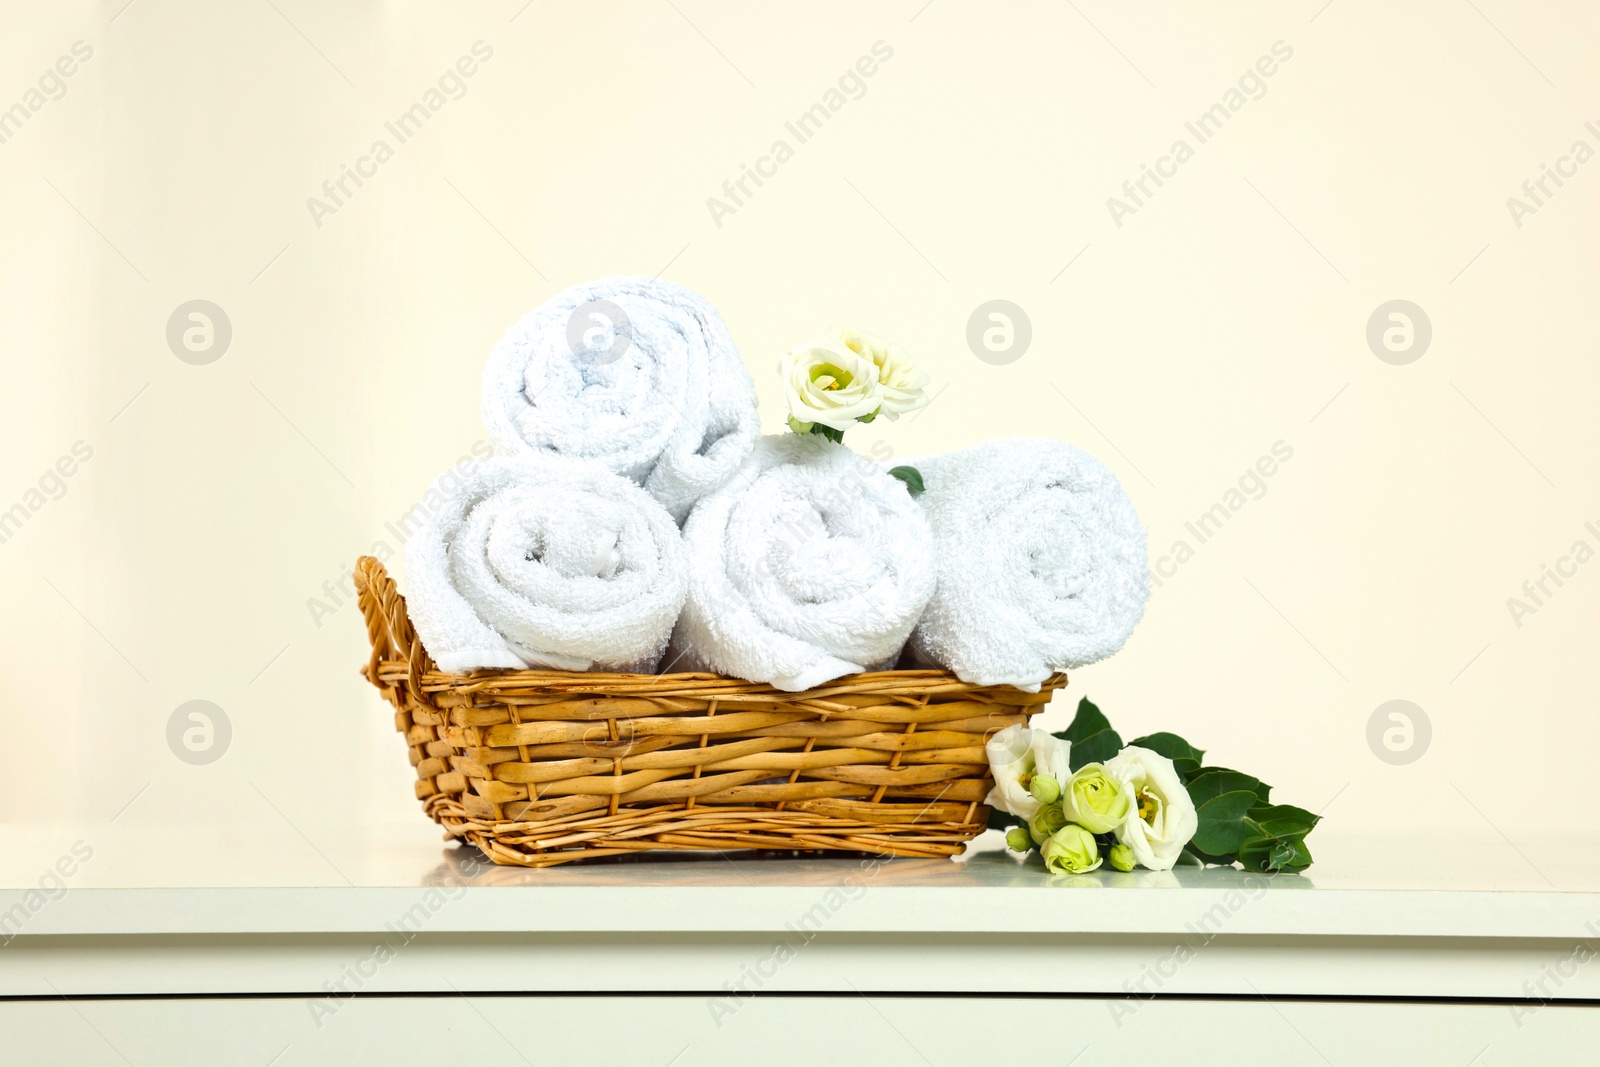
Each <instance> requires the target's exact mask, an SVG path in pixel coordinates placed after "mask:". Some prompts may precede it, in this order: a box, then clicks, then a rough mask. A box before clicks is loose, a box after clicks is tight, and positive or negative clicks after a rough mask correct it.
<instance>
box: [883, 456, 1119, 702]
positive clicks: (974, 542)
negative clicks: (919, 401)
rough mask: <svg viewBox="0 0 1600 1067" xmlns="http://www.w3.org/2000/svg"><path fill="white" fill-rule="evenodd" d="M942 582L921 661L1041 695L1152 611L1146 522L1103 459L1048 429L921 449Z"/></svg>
mask: <svg viewBox="0 0 1600 1067" xmlns="http://www.w3.org/2000/svg"><path fill="white" fill-rule="evenodd" d="M912 464H913V465H914V466H915V467H917V469H918V470H919V471H920V472H921V473H922V479H923V483H924V484H925V485H926V487H927V488H926V491H925V492H923V493H922V494H921V495H920V496H919V497H918V498H917V502H918V503H919V504H920V505H921V506H922V509H923V511H924V512H925V513H926V514H927V516H928V524H929V525H930V526H931V527H932V529H933V540H934V553H935V555H936V557H937V558H938V567H939V588H938V590H937V591H936V592H935V593H934V595H933V599H932V600H931V601H929V603H928V610H927V611H926V612H924V613H923V616H922V621H921V622H919V623H918V624H917V629H916V631H915V632H914V633H913V634H912V635H911V641H910V644H909V653H910V656H909V659H910V661H911V662H914V663H924V664H934V665H937V666H940V667H945V668H947V669H949V670H952V671H954V672H955V673H956V674H957V675H958V676H959V677H960V678H961V680H962V681H964V682H969V683H972V684H975V685H1002V684H1004V685H1014V686H1016V687H1018V688H1019V689H1025V690H1027V691H1029V692H1037V691H1038V689H1039V684H1040V683H1041V682H1043V681H1044V680H1045V679H1046V678H1048V677H1050V675H1051V674H1053V673H1055V672H1056V671H1060V670H1066V669H1067V668H1069V667H1081V666H1084V665H1085V664H1088V663H1093V662H1095V661H1096V660H1100V659H1104V658H1105V657H1107V656H1109V655H1111V654H1112V653H1113V652H1115V651H1117V650H1118V649H1119V648H1121V647H1122V645H1123V642H1125V641H1127V639H1128V635H1129V634H1131V633H1132V632H1133V628H1134V626H1135V625H1137V624H1138V622H1139V619H1140V617H1141V616H1142V615H1143V614H1144V604H1145V600H1146V598H1147V597H1148V596H1149V595H1150V568H1149V562H1148V558H1147V556H1146V553H1145V532H1144V527H1143V526H1141V525H1140V523H1139V516H1138V513H1137V512H1135V511H1134V508H1133V502H1132V501H1131V500H1129V499H1128V494H1127V493H1125V492H1123V490H1122V485H1121V484H1120V483H1119V482H1118V481H1117V478H1116V475H1114V474H1112V473H1111V472H1110V471H1109V470H1107V469H1106V466H1105V464H1103V463H1101V462H1100V461H1099V460H1097V459H1095V458H1094V457H1093V456H1091V455H1089V454H1088V453H1086V452H1083V451H1082V450H1080V449H1077V448H1074V447H1073V446H1072V445H1069V444H1065V443H1063V442H1061V441H1054V440H1048V439H1040V438H1020V437H1018V438H1011V439H1009V440H999V441H988V442H985V443H983V444H980V445H977V446H975V447H972V448H968V449H963V450H962V451H960V452H954V453H951V454H949V455H944V456H930V457H927V458H925V459H919V460H913V461H912Z"/></svg>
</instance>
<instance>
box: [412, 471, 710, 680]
mask: <svg viewBox="0 0 1600 1067" xmlns="http://www.w3.org/2000/svg"><path fill="white" fill-rule="evenodd" d="M458 477H459V476H458ZM451 480H453V479H451V476H450V475H449V474H447V475H446V476H445V477H444V478H441V479H440V485H439V489H440V492H441V493H442V495H443V498H444V499H443V503H442V504H440V505H439V506H438V507H437V508H436V509H435V510H434V511H433V512H432V513H431V514H430V515H429V516H428V518H427V519H425V520H424V521H423V523H422V525H421V526H420V527H418V528H417V530H416V531H415V532H414V533H412V535H411V537H410V538H409V539H408V540H407V542H406V604H407V608H408V610H409V613H410V616H411V621H412V622H413V623H414V624H415V625H416V628H417V635H418V636H419V637H421V638H422V644H423V647H424V648H426V649H427V650H428V654H429V655H431V656H432V657H433V658H434V660H435V661H436V662H437V663H438V664H439V667H440V668H441V669H442V670H446V671H452V672H453V671H469V670H474V669H477V668H480V667H508V668H513V669H520V668H528V667H549V668H555V669H557V670H569V671H583V670H615V671H640V672H649V671H652V670H654V669H655V667H656V664H657V661H658V660H659V659H660V657H661V652H662V650H663V649H664V648H665V647H666V644H667V638H668V636H669V635H670V634H671V633H672V625H673V623H674V622H675V621H676V620H677V617H678V611H679V609H680V608H682V606H683V596H684V589H685V587H686V584H687V579H688V568H687V564H686V562H685V559H684V553H683V539H682V537H681V535H680V534H679V533H678V528H677V525H676V524H675V523H674V522H673V521H672V517H671V516H670V515H668V514H667V512H666V510H665V509H664V508H662V506H661V505H660V504H658V503H657V502H656V501H655V500H653V499H652V498H651V497H650V496H649V495H648V494H647V493H645V492H644V490H642V489H640V488H639V487H638V486H636V485H634V484H633V483H632V482H630V481H628V480H627V479H625V478H622V477H619V476H618V475H615V474H612V473H611V472H609V471H607V470H605V469H604V468H602V467H598V466H595V465H594V464H591V463H580V462H577V461H575V460H568V459H562V458H560V457H557V456H543V455H531V456H520V457H511V456H495V457H493V458H490V459H486V460H484V461H483V462H481V463H479V464H478V465H477V466H476V467H474V468H472V469H471V470H470V471H469V472H468V473H467V474H466V475H465V477H464V478H459V480H456V484H454V485H447V484H446V483H447V482H449V481H451Z"/></svg>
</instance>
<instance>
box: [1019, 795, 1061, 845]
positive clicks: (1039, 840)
mask: <svg viewBox="0 0 1600 1067" xmlns="http://www.w3.org/2000/svg"><path fill="white" fill-rule="evenodd" d="M1065 825H1067V815H1066V813H1065V812H1064V811H1062V810H1061V805H1060V804H1050V805H1047V806H1045V807H1042V808H1040V809H1039V814H1037V815H1035V816H1034V817H1033V818H1031V819H1029V820H1028V833H1030V834H1032V835H1033V843H1034V844H1036V845H1042V844H1044V842H1045V838H1047V837H1049V836H1050V835H1051V834H1053V833H1055V832H1056V831H1057V830H1059V829H1061V828H1062V827H1063V826H1065Z"/></svg>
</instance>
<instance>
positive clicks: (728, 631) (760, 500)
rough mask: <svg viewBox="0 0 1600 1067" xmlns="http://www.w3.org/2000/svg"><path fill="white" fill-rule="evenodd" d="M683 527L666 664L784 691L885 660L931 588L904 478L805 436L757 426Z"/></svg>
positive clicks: (926, 548)
mask: <svg viewBox="0 0 1600 1067" xmlns="http://www.w3.org/2000/svg"><path fill="white" fill-rule="evenodd" d="M683 538H684V545H685V547H686V549H687V550H688V555H689V598H688V600H687V601H685V603H684V609H683V615H682V616H680V617H679V619H678V627H677V629H676V630H675V631H674V632H673V636H672V644H671V646H670V648H669V649H668V653H667V663H668V665H669V669H675V670H711V671H715V672H718V673H720V674H728V675H733V676H734V677H737V678H746V679H749V680H750V681H753V682H767V683H770V684H771V685H773V686H776V687H777V688H779V689H786V690H791V691H793V690H799V689H810V688H811V687H813V686H817V685H821V684H822V683H824V682H826V681H829V680H831V679H833V678H837V677H839V676H840V675H845V674H854V673H856V672H858V671H865V670H879V669H883V668H887V667H891V666H893V665H894V661H895V659H896V658H897V657H898V654H899V652H900V649H901V647H902V646H903V645H904V644H905V640H906V635H907V634H909V633H910V632H911V627H912V626H914V625H915V624H916V621H917V616H918V615H920V614H921V613H922V608H923V605H925V604H926V603H927V602H928V597H929V596H930V595H931V594H932V593H933V583H934V570H933V542H932V538H931V536H930V534H929V532H928V524H927V522H926V521H925V520H924V519H923V517H922V515H921V513H920V512H919V510H918V508H917V506H916V504H915V503H914V502H913V501H912V499H911V496H910V494H909V493H908V492H907V491H906V487H905V484H904V483H903V482H901V481H899V480H898V479H896V478H893V477H891V476H889V475H888V474H885V473H884V472H883V471H881V470H879V469H878V468H877V467H876V466H875V465H873V464H872V463H870V462H868V461H867V460H866V459H863V458H862V457H861V456H858V455H856V454H855V453H854V452H852V451H850V450H849V449H848V448H845V447H844V446H843V445H838V444H834V443H832V442H830V441H827V440H825V439H824V438H822V437H818V436H809V435H808V436H800V435H797V434H785V435H783V436H780V437H763V438H761V439H760V440H759V441H758V442H757V443H756V448H755V451H754V452H753V453H752V455H751V457H750V459H749V461H748V462H746V464H745V466H744V467H743V468H742V469H741V470H740V471H739V473H738V474H737V475H735V477H734V479H733V480H732V481H731V482H730V483H729V484H728V485H726V486H724V487H722V488H721V489H719V490H717V491H716V492H715V493H712V494H711V495H710V496H707V497H706V498H705V499H703V500H701V501H700V503H699V504H698V505H697V506H696V507H695V509H694V512H693V514H691V515H690V516H689V521H688V522H687V523H686V524H685V525H684V528H683ZM674 663H675V666H674V665H673V664H674Z"/></svg>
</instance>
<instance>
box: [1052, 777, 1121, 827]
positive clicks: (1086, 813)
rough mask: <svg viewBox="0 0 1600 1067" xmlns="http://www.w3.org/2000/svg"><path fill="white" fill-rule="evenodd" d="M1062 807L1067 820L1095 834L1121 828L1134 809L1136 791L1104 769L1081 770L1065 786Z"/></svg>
mask: <svg viewBox="0 0 1600 1067" xmlns="http://www.w3.org/2000/svg"><path fill="white" fill-rule="evenodd" d="M1061 806H1062V807H1063V808H1065V809H1066V812H1067V818H1069V819H1071V820H1072V821H1073V822H1075V823H1077V824H1078V825H1080V826H1082V827H1083V828H1084V829H1085V830H1088V831H1089V832H1090V833H1093V834H1104V833H1110V832H1111V831H1113V830H1116V829H1117V828H1119V827H1120V826H1121V825H1122V824H1123V823H1124V822H1125V821H1126V820H1127V818H1128V813H1129V812H1130V811H1132V810H1133V791H1132V789H1130V788H1125V787H1124V786H1123V785H1122V783H1120V782H1118V781H1117V780H1116V779H1114V778H1112V777H1111V776H1110V775H1109V774H1107V773H1106V769H1105V767H1104V766H1102V765H1101V764H1098V763H1088V764H1085V765H1084V766H1082V767H1080V768H1079V769H1078V771H1077V772H1076V773H1075V774H1073V776H1072V777H1071V778H1070V779H1068V781H1067V784H1066V785H1065V786H1064V787H1063V790H1062V796H1061Z"/></svg>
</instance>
